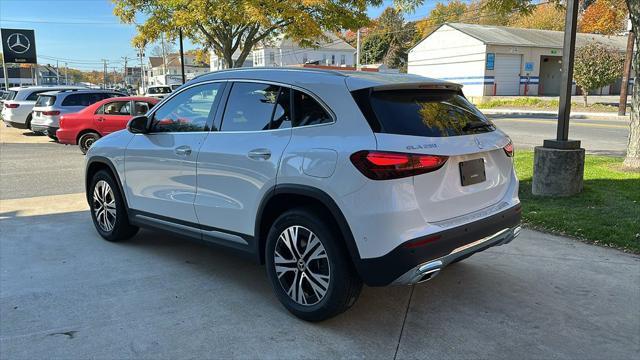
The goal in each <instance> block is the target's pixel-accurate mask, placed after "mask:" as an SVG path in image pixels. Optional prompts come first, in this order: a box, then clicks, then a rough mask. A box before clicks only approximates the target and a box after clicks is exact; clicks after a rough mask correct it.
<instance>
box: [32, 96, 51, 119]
mask: <svg viewBox="0 0 640 360" xmlns="http://www.w3.org/2000/svg"><path fill="white" fill-rule="evenodd" d="M55 103H56V97H55V95H38V100H36V104H35V105H34V106H33V116H34V117H40V116H43V112H48V111H50V110H51V108H50V107H51V106H53V104H55Z"/></svg>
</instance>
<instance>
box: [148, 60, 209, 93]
mask: <svg viewBox="0 0 640 360" xmlns="http://www.w3.org/2000/svg"><path fill="white" fill-rule="evenodd" d="M207 72H209V64H203V63H199V62H197V61H196V56H195V55H192V54H184V73H185V77H186V79H187V80H190V79H193V78H194V77H196V76H197V75H200V74H205V73H207ZM145 78H146V82H147V85H172V84H182V70H181V61H180V54H179V53H174V54H168V55H167V56H166V64H165V63H164V61H163V58H162V56H150V57H149V64H148V66H147V69H145Z"/></svg>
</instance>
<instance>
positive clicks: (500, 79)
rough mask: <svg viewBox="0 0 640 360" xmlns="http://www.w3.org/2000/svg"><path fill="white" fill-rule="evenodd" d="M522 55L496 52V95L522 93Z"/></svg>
mask: <svg viewBox="0 0 640 360" xmlns="http://www.w3.org/2000/svg"><path fill="white" fill-rule="evenodd" d="M521 58H522V55H507V54H496V63H495V81H496V85H497V86H496V95H520V64H521V61H522V60H521Z"/></svg>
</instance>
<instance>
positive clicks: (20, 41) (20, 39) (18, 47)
mask: <svg viewBox="0 0 640 360" xmlns="http://www.w3.org/2000/svg"><path fill="white" fill-rule="evenodd" d="M7 46H8V47H9V49H10V50H11V51H13V52H14V53H16V54H23V53H26V52H27V51H29V49H30V48H31V42H30V41H29V38H28V37H27V36H26V35H24V34H20V33H13V34H11V35H9V37H8V38H7Z"/></svg>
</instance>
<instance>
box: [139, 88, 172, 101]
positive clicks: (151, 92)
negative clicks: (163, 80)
mask: <svg viewBox="0 0 640 360" xmlns="http://www.w3.org/2000/svg"><path fill="white" fill-rule="evenodd" d="M171 91H172V88H171V87H170V86H169V85H151V86H149V87H148V88H147V93H146V94H145V95H144V96H147V97H155V98H158V99H162V98H164V97H165V96H167V95H169V94H170V93H171Z"/></svg>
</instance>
